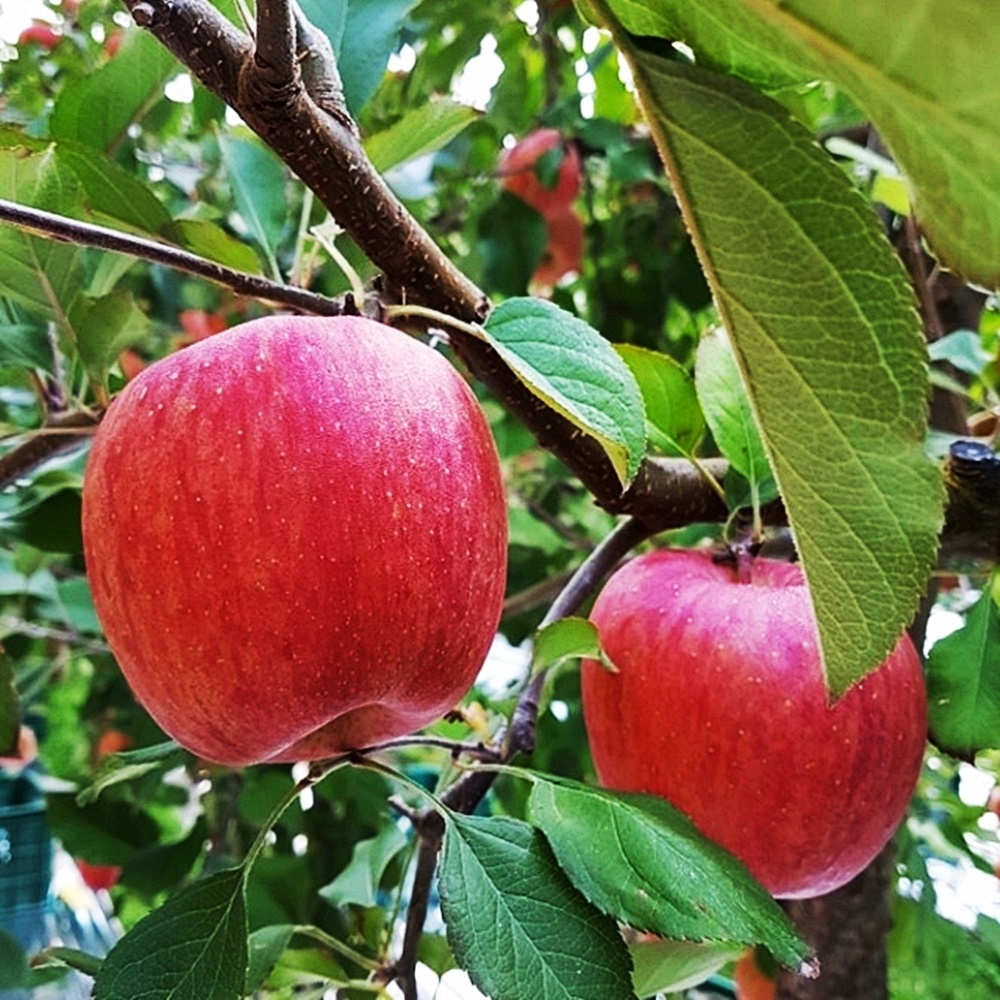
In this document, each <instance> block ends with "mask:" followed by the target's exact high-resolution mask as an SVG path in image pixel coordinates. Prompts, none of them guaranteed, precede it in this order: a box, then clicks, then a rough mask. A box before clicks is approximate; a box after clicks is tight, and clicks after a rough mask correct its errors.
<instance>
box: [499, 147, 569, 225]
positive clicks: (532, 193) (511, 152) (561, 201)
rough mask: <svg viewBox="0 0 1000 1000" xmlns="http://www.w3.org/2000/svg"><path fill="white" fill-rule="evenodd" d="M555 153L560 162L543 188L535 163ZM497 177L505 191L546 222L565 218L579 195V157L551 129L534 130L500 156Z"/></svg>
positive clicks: (543, 184)
mask: <svg viewBox="0 0 1000 1000" xmlns="http://www.w3.org/2000/svg"><path fill="white" fill-rule="evenodd" d="M556 149H561V152H562V160H561V162H560V163H559V166H558V171H557V173H556V175H555V177H554V178H552V182H551V183H548V184H546V183H545V181H544V180H543V178H542V177H540V176H539V172H538V161H539V160H540V159H541V158H542V157H543V156H544V155H545V154H546V153H549V152H551V151H552V150H556ZM500 176H501V177H502V178H503V186H504V188H505V189H506V190H508V191H509V192H510V193H511V194H513V195H516V196H517V197H518V198H520V199H521V200H522V201H523V202H526V203H527V204H529V205H530V206H531V207H532V208H533V209H535V211H536V212H538V213H539V214H540V215H542V216H544V217H545V218H547V219H548V218H551V217H553V216H556V215H560V214H565V212H566V210H567V209H568V208H569V206H570V205H571V204H572V203H573V201H574V200H575V198H576V196H577V195H578V194H579V193H580V154H579V153H578V152H577V151H576V147H575V146H573V145H572V144H570V143H564V142H563V138H562V136H561V135H560V134H559V133H558V132H557V131H556V130H555V129H554V128H542V129H538V130H537V131H535V132H530V133H529V134H528V135H526V136H525V137H524V138H523V139H522V140H521V141H520V142H519V143H518V144H517V145H516V146H513V147H512V148H511V149H508V150H506V151H505V152H504V153H503V155H502V156H501V157H500Z"/></svg>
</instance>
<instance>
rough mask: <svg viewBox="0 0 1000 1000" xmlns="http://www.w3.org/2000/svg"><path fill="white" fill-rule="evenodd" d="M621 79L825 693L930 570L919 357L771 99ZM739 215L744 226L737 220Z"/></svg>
mask: <svg viewBox="0 0 1000 1000" xmlns="http://www.w3.org/2000/svg"><path fill="white" fill-rule="evenodd" d="M630 57H631V60H632V67H633V72H634V74H635V78H636V81H637V86H638V87H639V90H640V93H641V95H642V100H643V104H644V107H645V109H646V113H647V116H648V118H649V119H650V123H651V126H652V128H653V131H654V135H655V137H656V139H657V143H658V145H659V147H660V150H661V153H662V154H663V156H664V159H665V162H666V163H667V165H668V170H669V172H670V174H671V178H672V181H673V186H674V190H675V193H676V194H677V196H678V198H679V200H680V202H681V206H682V210H683V213H684V216H685V219H686V221H687V224H688V227H689V229H690V230H691V232H692V234H693V237H694V240H695V243H696V245H697V247H698V252H699V256H700V258H701V262H702V266H703V268H704V270H705V273H706V275H707V277H708V280H709V283H710V285H711V286H712V289H713V292H714V295H715V299H716V303H717V306H718V309H719V311H720V314H721V315H722V317H723V320H724V322H725V325H726V328H727V331H728V333H729V336H730V340H731V342H732V344H733V349H734V351H735V354H736V357H737V360H738V362H739V366H740V370H741V372H742V375H743V381H744V384H745V386H746V387H747V392H748V394H749V397H750V400H751V404H752V406H753V409H754V415H755V417H756V419H757V424H758V427H759V428H760V431H761V436H762V438H763V441H764V446H765V449H766V450H767V453H768V457H769V459H770V462H771V467H772V469H773V470H774V474H775V477H776V479H777V481H778V486H779V488H780V490H781V495H782V498H783V500H784V503H785V509H786V511H787V512H788V517H789V521H790V524H791V526H792V529H793V531H794V533H795V539H796V543H797V546H798V550H799V553H800V555H801V557H802V564H803V569H804V571H805V574H806V578H807V580H808V583H809V587H810V590H811V593H812V598H813V603H814V606H815V609H816V617H817V623H818V626H819V638H820V644H821V648H822V650H823V657H824V668H825V671H826V678H827V683H828V685H829V687H830V689H831V691H832V692H833V693H834V695H835V696H836V695H840V694H842V693H843V692H844V691H846V690H847V688H848V687H850V686H851V685H852V684H853V683H855V682H856V681H858V680H859V679H860V678H861V677H863V676H864V675H865V674H866V673H868V672H869V671H871V670H873V669H874V668H875V666H876V665H877V664H878V663H879V662H880V661H881V660H882V659H883V658H884V657H885V656H886V654H887V653H888V652H889V650H890V649H891V648H892V647H893V646H894V645H895V643H896V641H897V640H898V638H899V635H900V633H901V632H902V631H903V629H904V627H905V626H906V625H907V624H908V622H909V621H910V620H911V618H912V616H913V613H914V611H915V609H916V604H917V600H918V598H919V595H920V593H921V591H922V589H923V588H924V586H925V585H926V581H927V578H928V575H929V573H930V570H931V568H932V567H933V564H934V559H935V553H936V549H937V533H938V529H939V527H940V524H941V519H942V504H943V489H942V483H941V476H940V473H939V471H938V469H937V468H936V466H935V465H934V464H933V463H931V462H930V460H929V459H928V458H927V457H926V456H925V454H924V450H923V437H924V431H925V428H926V403H927V391H928V378H927V364H926V350H925V347H924V343H923V336H922V331H921V328H920V323H919V321H918V318H917V316H916V313H915V312H914V309H913V303H912V299H911V293H910V290H909V287H908V284H907V280H906V276H905V273H904V272H903V270H902V266H901V265H900V263H899V260H898V258H897V257H896V256H895V254H894V253H893V251H892V249H891V247H890V246H889V244H888V242H887V241H886V239H885V237H884V235H883V233H882V231H881V229H880V228H879V224H878V222H877V220H876V218H875V216H874V214H873V213H872V211H871V209H870V208H869V206H868V205H867V204H866V203H865V202H864V200H863V199H862V198H861V197H860V196H859V195H858V193H857V192H855V191H854V190H853V189H852V188H851V186H850V182H849V181H848V180H847V178H846V177H845V176H844V175H843V174H842V172H841V171H840V170H839V169H838V168H837V167H836V166H835V165H834V164H833V163H832V162H831V161H830V160H829V158H828V157H827V156H826V155H825V154H824V153H823V152H822V150H820V149H819V147H817V146H816V145H815V143H814V142H813V140H812V138H811V136H810V135H809V134H808V133H807V132H806V131H805V130H804V129H803V128H801V126H799V125H798V124H797V123H796V122H794V121H793V120H792V119H791V118H789V116H788V114H787V112H785V110H784V109H783V108H781V107H780V106H779V105H777V104H775V103H774V102H772V101H770V100H769V99H767V98H765V97H763V96H762V95H760V94H758V93H757V92H755V91H753V90H752V89H750V88H749V87H747V86H746V85H745V84H742V83H740V82H739V81H738V80H735V79H732V78H727V77H722V76H719V75H718V74H715V73H711V72H707V71H704V70H702V69H699V68H695V67H691V66H686V65H682V64H680V63H677V62H670V61H667V60H664V59H662V58H660V57H658V56H655V55H652V54H650V53H649V52H647V51H645V50H641V49H636V48H633V49H632V50H631V52H630ZM749 220H752V225H751V224H748V223H749Z"/></svg>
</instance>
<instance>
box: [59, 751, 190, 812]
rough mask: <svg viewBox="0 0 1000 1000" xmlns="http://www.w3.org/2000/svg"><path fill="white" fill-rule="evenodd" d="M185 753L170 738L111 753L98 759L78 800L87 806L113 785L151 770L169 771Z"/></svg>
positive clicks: (133, 779) (179, 761) (133, 778)
mask: <svg viewBox="0 0 1000 1000" xmlns="http://www.w3.org/2000/svg"><path fill="white" fill-rule="evenodd" d="M185 756H186V751H184V750H182V749H181V748H180V747H179V746H178V745H177V744H176V743H175V742H174V741H173V740H167V741H166V742H164V743H157V744H155V745H154V746H150V747H141V748H140V749H138V750H126V751H123V752H122V753H115V754H111V755H109V756H107V757H105V758H104V759H103V760H102V761H101V766H100V768H99V769H98V771H97V774H96V776H95V777H94V780H93V782H92V783H91V784H90V785H88V786H87V787H86V788H84V789H82V790H81V791H80V793H79V795H77V802H78V803H79V804H80V805H81V806H88V805H90V804H91V803H93V802H96V801H97V799H98V798H99V797H100V795H101V793H102V792H104V791H106V790H107V789H108V788H110V787H111V786H112V785H119V784H122V783H123V782H127V781H135V780H136V779H137V778H141V777H142V776H143V775H146V774H149V773H150V772H151V771H157V770H164V771H165V770H169V769H170V768H172V767H175V766H176V765H178V764H180V763H181V762H182V761H183V760H184V758H185Z"/></svg>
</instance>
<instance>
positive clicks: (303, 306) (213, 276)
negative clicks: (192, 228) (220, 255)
mask: <svg viewBox="0 0 1000 1000" xmlns="http://www.w3.org/2000/svg"><path fill="white" fill-rule="evenodd" d="M0 221H3V222H9V223H10V224H11V225H14V226H16V227H17V228H18V229H21V230H23V231H25V232H29V233H35V234H37V235H40V236H45V237H47V238H48V239H54V240H61V241H62V242H64V243H73V244H76V245H77V246H87V247H97V248H98V249H101V250H110V251H113V252H115V253H121V254H126V255H127V256H130V257H138V258H140V259H142V260H148V261H151V262H153V263H155V264H164V265H165V266H167V267H171V268H174V269H175V270H178V271H183V272H185V273H186V274H193V275H195V276H197V277H199V278H204V279H205V280H207V281H211V282H213V283H214V284H217V285H223V286H224V287H226V288H231V289H232V290H233V291H234V292H236V293H237V294H239V295H247V296H249V297H250V298H254V299H261V300H263V301H266V302H273V303H276V304H278V305H284V306H289V307H291V308H293V309H299V310H301V311H302V312H308V313H314V314H316V315H319V316H340V315H342V314H343V313H344V304H343V302H342V301H341V300H339V299H331V298H329V297H328V296H326V295H318V294H317V293H315V292H309V291H306V289H304V288H295V287H294V286H291V285H286V284H283V283H281V282H277V281H270V280H269V279H267V278H262V277H259V276H258V275H254V274H247V273H246V272H245V271H237V270H234V269H233V268H231V267H226V266H225V265H224V264H216V263H215V262H214V261H211V260H206V259H205V258H204V257H199V256H198V255H197V254H193V253H189V252H188V251H187V250H181V249H180V248H179V247H175V246H171V245H170V244H167V243H158V242H157V241H156V240H150V239H146V238H145V237H142V236H134V235H132V234H131V233H122V232H118V231H117V230H115V229H108V228H106V227H105V226H98V225H95V224H94V223H92V222H81V221H79V220H78V219H69V218H67V217H66V216H64V215H56V214H55V213H54V212H46V211H44V210H43V209H40V208H29V207H28V206H27V205H19V204H17V203H16V202H12V201H7V200H6V199H0Z"/></svg>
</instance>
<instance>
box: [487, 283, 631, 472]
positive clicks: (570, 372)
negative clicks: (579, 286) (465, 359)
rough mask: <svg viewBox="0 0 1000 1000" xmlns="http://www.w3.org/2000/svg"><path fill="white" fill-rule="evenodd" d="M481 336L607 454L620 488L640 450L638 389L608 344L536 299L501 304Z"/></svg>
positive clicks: (563, 313)
mask: <svg viewBox="0 0 1000 1000" xmlns="http://www.w3.org/2000/svg"><path fill="white" fill-rule="evenodd" d="M485 331H486V335H487V339H488V340H489V342H490V343H491V344H492V345H493V347H494V348H495V349H496V351H497V352H498V353H499V354H500V356H501V358H503V360H504V361H505V362H506V363H507V365H509V366H510V368H511V370H512V371H513V372H514V374H515V375H517V377H518V378H519V379H520V380H521V381H522V382H523V383H524V384H525V385H526V386H527V387H528V388H529V389H530V390H531V391H532V392H533V393H534V394H535V395H536V396H538V397H539V398H540V399H543V400H545V402H546V403H547V404H548V405H549V406H551V407H552V408H553V409H554V410H556V411H558V412H559V413H561V414H562V415H563V416H564V417H566V418H567V419H568V420H569V421H570V422H571V423H573V424H574V425H575V426H576V427H579V428H580V430H582V431H584V432H585V433H586V434H589V435H590V436H591V437H594V438H596V439H597V440H598V441H599V442H600V443H601V445H602V447H603V448H604V450H605V451H606V452H607V455H608V458H609V459H610V460H611V462H612V464H613V465H614V468H615V470H616V471H617V473H618V476H619V478H620V479H621V482H622V488H623V489H624V488H625V487H626V486H628V484H629V483H630V482H631V481H632V478H633V477H634V476H635V474H636V472H637V471H638V468H639V463H640V462H641V461H642V456H643V454H644V453H645V447H646V432H645V426H646V418H645V413H644V410H643V405H642V394H641V393H640V391H639V387H638V386H637V385H636V381H635V379H634V378H633V377H632V373H631V372H630V371H629V369H628V366H627V365H626V364H625V363H624V362H623V361H622V359H621V358H620V357H619V356H618V354H617V353H616V352H615V350H614V348H613V347H612V346H611V345H610V344H609V343H608V342H607V341H606V340H605V339H604V338H603V337H602V336H601V335H600V334H599V333H598V332H597V331H596V330H595V329H594V328H593V327H591V326H589V325H588V324H587V323H585V322H584V321H583V320H581V319H578V318H577V317H575V316H573V315H571V314H570V313H567V312H564V311H563V310H562V309H560V308H559V307H558V306H556V305H553V304H552V303H551V302H546V301H544V300H542V299H534V298H514V299H508V300H507V301H506V302H501V303H500V305H499V306H497V308H496V309H494V310H493V312H492V313H491V314H490V317H489V319H488V320H487V321H486V325H485Z"/></svg>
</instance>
